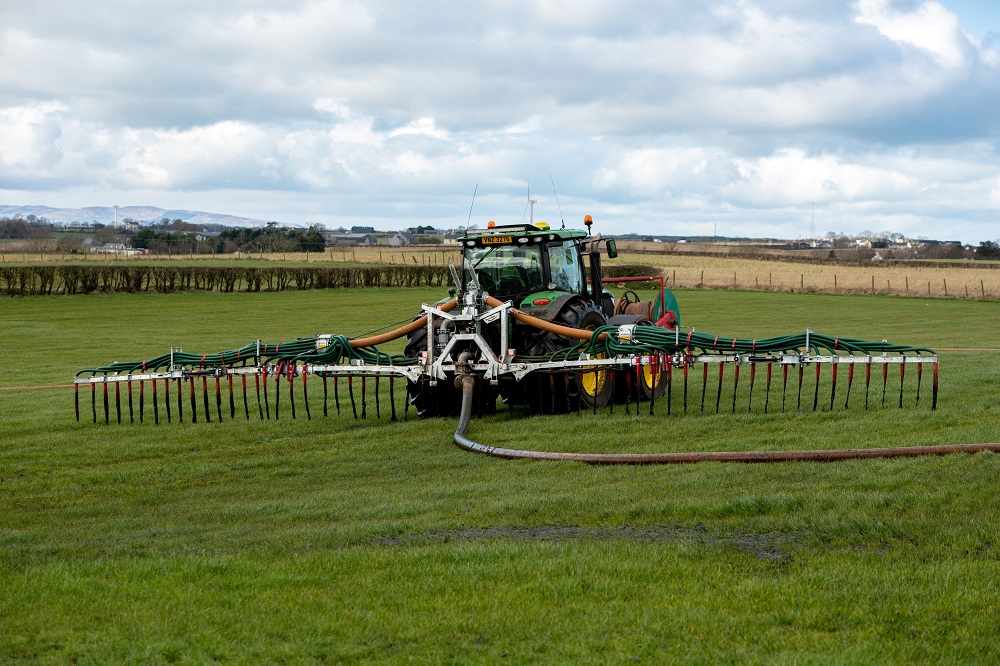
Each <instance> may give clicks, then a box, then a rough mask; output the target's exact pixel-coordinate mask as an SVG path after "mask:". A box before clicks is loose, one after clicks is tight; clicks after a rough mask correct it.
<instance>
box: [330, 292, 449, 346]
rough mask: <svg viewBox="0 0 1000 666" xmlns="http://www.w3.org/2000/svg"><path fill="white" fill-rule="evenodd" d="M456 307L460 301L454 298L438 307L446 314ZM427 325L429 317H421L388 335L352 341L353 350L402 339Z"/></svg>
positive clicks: (383, 334)
mask: <svg viewBox="0 0 1000 666" xmlns="http://www.w3.org/2000/svg"><path fill="white" fill-rule="evenodd" d="M456 305H458V300H457V299H454V298H453V299H451V300H450V301H448V302H447V303H445V304H443V305H440V306H438V309H439V310H444V311H445V312H449V311H451V310H454V309H455V306H456ZM426 325H427V315H424V316H423V317H420V318H419V319H414V320H413V321H411V322H410V323H409V324H407V325H406V326H403V327H401V328H397V329H396V330H394V331H389V332H388V333H382V334H381V335H373V336H371V337H369V338H357V339H355V340H351V341H350V344H351V349H359V348H361V347H374V346H376V345H380V344H382V343H385V342H389V341H390V340H395V339H396V338H401V337H403V336H404V335H409V334H410V333H412V332H413V331H415V330H417V329H418V328H420V327H421V326H426Z"/></svg>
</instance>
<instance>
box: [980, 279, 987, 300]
mask: <svg viewBox="0 0 1000 666" xmlns="http://www.w3.org/2000/svg"><path fill="white" fill-rule="evenodd" d="M979 290H980V291H982V292H983V298H986V286H985V285H984V284H983V281H982V280H980V281H979Z"/></svg>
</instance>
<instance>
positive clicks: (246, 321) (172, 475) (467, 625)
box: [0, 289, 1000, 664]
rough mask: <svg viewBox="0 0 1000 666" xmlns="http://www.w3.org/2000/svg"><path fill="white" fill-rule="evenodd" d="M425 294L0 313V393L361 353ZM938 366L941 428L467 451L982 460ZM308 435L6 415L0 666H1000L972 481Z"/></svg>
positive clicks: (252, 297)
mask: <svg viewBox="0 0 1000 666" xmlns="http://www.w3.org/2000/svg"><path fill="white" fill-rule="evenodd" d="M439 295H440V294H438V293H437V292H435V291H429V290H417V289H413V290H403V289H400V290H380V291H369V292H352V293H346V292H338V291H310V292H286V293H281V294H275V293H259V294H214V293H181V294H169V295H114V296H99V295H93V296H76V297H36V298H24V299H18V300H3V301H0V336H2V339H3V340H4V342H5V345H6V349H7V350H8V362H7V363H6V364H5V365H4V366H3V368H2V369H0V389H7V388H11V387H17V386H28V385H50V384H61V383H68V381H69V380H70V379H71V377H72V375H73V373H74V372H75V371H76V370H77V369H79V368H83V367H89V366H93V365H96V364H103V363H106V362H109V361H113V360H133V359H138V358H144V357H151V356H154V355H156V354H159V353H161V352H163V351H165V350H167V349H168V348H169V347H170V346H177V345H183V347H184V349H185V350H186V351H206V352H207V351H217V350H219V349H223V348H233V347H235V346H237V345H239V344H243V343H246V342H249V341H252V340H254V339H256V338H258V337H260V338H263V339H266V340H268V341H276V340H283V339H289V338H293V337H298V336H302V335H311V334H314V333H317V332H335V333H346V334H350V335H360V334H363V333H366V332H368V331H371V330H373V329H375V328H377V327H380V326H383V325H386V324H390V323H393V322H396V321H400V320H403V319H409V317H410V316H411V315H412V313H414V312H415V311H416V310H417V309H418V305H419V303H420V302H421V301H425V302H426V301H430V300H432V299H436V298H437V297H438V296H439ZM678 299H679V301H680V302H681V307H682V318H683V321H684V323H685V324H686V325H688V326H696V327H697V328H698V330H699V331H703V332H714V333H718V334H721V335H728V336H739V337H741V338H743V337H766V336H770V335H775V334H780V333H789V332H798V331H801V330H803V329H804V328H805V327H807V326H812V327H814V328H815V329H816V330H817V331H819V332H822V333H829V334H832V335H841V336H852V337H864V338H868V339H875V340H879V339H883V338H886V339H888V340H890V341H892V342H899V343H906V344H912V345H920V346H930V347H947V348H960V347H978V348H997V347H1000V339H998V338H997V335H996V331H997V330H998V326H1000V306H998V305H997V304H996V303H995V302H989V301H978V302H977V301H971V300H968V301H965V300H940V299H921V298H909V299H903V298H893V297H885V296H847V295H814V294H779V293H768V292H737V291H725V292H712V291H703V290H690V291H682V292H680V293H678ZM941 359H942V363H941V382H942V392H941V402H940V405H939V409H938V410H937V411H936V412H932V411H930V409H929V405H928V403H927V401H926V400H924V399H922V401H921V404H920V406H919V407H912V406H910V407H909V408H907V409H903V410H899V409H896V408H895V407H892V408H886V409H883V408H881V406H875V405H873V407H872V408H871V409H869V410H867V411H865V410H864V409H863V408H859V407H858V406H855V407H852V408H851V409H850V410H846V411H845V410H843V409H840V408H838V409H835V410H834V411H832V412H830V411H817V412H812V411H802V412H798V411H788V412H786V413H784V414H782V413H777V414H773V413H772V414H767V415H765V414H761V413H758V412H755V413H752V414H746V413H740V414H736V415H733V414H715V413H714V410H712V411H711V412H710V413H704V414H702V413H700V412H696V411H692V412H691V413H688V414H687V415H680V414H677V413H676V411H675V413H674V414H673V415H670V416H667V415H666V413H665V410H664V409H663V408H662V405H658V408H657V411H656V415H655V416H649V415H648V413H646V412H644V413H643V414H642V415H641V416H636V415H634V413H633V414H630V415H628V416H626V415H625V414H624V413H623V410H621V409H616V410H615V413H614V415H609V414H608V413H607V411H606V410H605V411H602V412H601V413H600V414H598V415H593V414H587V413H584V414H580V415H576V414H571V415H563V416H546V417H523V416H519V415H515V417H514V418H511V417H510V416H509V415H508V414H506V413H501V414H498V415H497V416H496V417H491V418H489V419H483V420H476V421H474V422H473V424H472V427H471V429H470V436H471V437H472V438H473V439H476V440H477V441H481V442H483V443H487V444H497V445H504V446H517V447H521V448H539V449H540V448H546V449H554V450H578V451H604V452H619V451H621V452H626V451H697V450H744V449H753V450H764V449H768V450H770V449H796V448H850V447H860V446H904V445H919V444H945V443H976V442H984V441H991V442H995V441H997V439H998V438H997V434H998V428H997V426H996V402H997V397H998V396H1000V362H998V361H997V356H996V353H995V351H994V352H992V353H990V352H984V353H979V354H976V353H971V352H950V351H944V352H942V353H941ZM925 381H926V378H925ZM925 388H926V385H925ZM908 390H909V389H908ZM907 396H908V402H912V400H911V399H910V398H911V397H912V396H911V395H910V394H909V393H908V394H907ZM755 399H756V398H755ZM852 404H854V405H856V403H853V402H852ZM88 406H89V405H88ZM316 415H317V410H316V409H315V408H314V410H313V416H314V418H313V419H312V420H305V419H302V418H299V419H296V420H294V421H293V420H290V419H288V418H287V417H286V416H285V415H284V412H283V416H282V419H281V420H280V421H277V422H276V421H273V420H272V421H266V422H260V421H258V420H253V421H250V422H249V423H248V422H246V421H242V420H236V421H229V420H227V421H225V422H224V423H221V424H220V423H215V422H213V423H210V424H206V423H199V424H197V425H194V424H190V423H187V422H185V423H183V424H178V423H176V422H175V423H172V424H170V425H166V424H162V425H160V426H153V425H151V424H149V423H148V422H147V424H146V425H141V426H140V425H138V424H135V425H129V424H124V425H120V426H119V425H110V426H105V425H104V424H103V423H100V424H98V425H93V424H91V423H89V422H82V423H77V422H76V421H75V420H74V419H73V408H72V393H71V391H70V390H69V389H55V390H45V389H43V390H31V391H6V390H3V391H0V433H2V436H0V660H2V661H10V662H45V663H47V662H58V663H62V662H69V661H79V662H87V663H95V662H97V663H107V662H122V661H126V662H143V663H146V662H153V663H161V662H168V663H173V662H204V661H237V662H279V661H280V662H292V663H311V662H326V661H346V662H356V663H368V662H373V661H374V662H390V663H396V662H418V663H426V662H433V663H442V662H443V663H469V662H473V663H476V662H479V663H508V662H509V663H536V662H554V663H580V662H583V663H632V662H636V661H638V662H640V663H642V662H646V663H650V662H652V663H659V662H685V663H688V662H690V663H719V662H741V663H760V662H769V663H774V662H780V663H786V662H796V663H831V662H832V663H877V664H882V663H913V662H922V663H941V662H945V663H975V664H980V663H996V662H998V661H1000V642H998V641H997V640H996V636H997V633H998V631H1000V580H998V565H1000V562H998V560H1000V558H998V548H1000V527H998V525H1000V504H998V502H997V501H996V497H997V494H998V491H1000V457H998V456H996V455H993V454H977V455H971V456H968V455H962V456H953V457H942V458H922V459H900V460H880V461H853V462H844V463H779V464H769V465H725V464H718V463H703V464H696V465H687V466H678V467H671V466H664V467H589V466H583V465H578V464H575V463H569V464H567V463H537V462H534V463H533V462H509V461H501V460H497V459H491V458H487V457H483V456H476V455H473V454H470V453H466V452H463V451H461V450H459V449H457V448H456V447H455V446H454V445H453V444H452V443H451V433H452V431H453V430H454V427H455V423H454V421H453V420H452V419H435V420H430V421H424V422H420V421H417V420H415V419H413V418H412V417H413V414H412V412H411V413H410V417H411V418H410V420H408V421H406V422H403V423H396V424H390V423H388V422H387V421H386V419H385V418H383V420H382V421H375V420H374V419H371V418H369V420H367V421H355V420H353V419H350V418H335V417H331V418H328V419H323V418H316ZM384 416H385V411H384V410H383V417H384ZM147 418H148V407H147Z"/></svg>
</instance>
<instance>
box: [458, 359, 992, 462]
mask: <svg viewBox="0 0 1000 666" xmlns="http://www.w3.org/2000/svg"><path fill="white" fill-rule="evenodd" d="M456 383H460V385H461V389H462V409H461V412H460V413H459V419H458V426H457V427H456V429H455V444H456V445H458V447H459V448H460V449H464V450H465V451H471V452H473V453H482V454H484V455H488V456H493V457H495V458H504V459H507V460H552V461H556V460H570V461H573V462H581V463H587V464H589V465H677V464H683V463H698V462H736V463H767V462H793V461H801V462H834V461H838V460H859V459H870V458H913V457H917V456H942V455H949V454H955V453H979V452H980V451H990V452H993V453H1000V444H997V443H994V444H944V445H938V446H898V447H891V448H872V449H820V450H814V451H808V450H807V451H695V452H688V453H567V452H562V451H528V450H524V449H508V448H503V447H499V446H488V445H485V444H480V443H479V442H475V441H473V440H471V439H469V437H468V436H467V434H468V430H469V423H470V421H471V420H472V405H473V399H472V396H473V390H474V387H475V377H474V376H473V375H472V374H471V373H463V374H460V375H459V376H458V378H457V379H456Z"/></svg>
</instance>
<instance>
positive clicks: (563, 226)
mask: <svg viewBox="0 0 1000 666" xmlns="http://www.w3.org/2000/svg"><path fill="white" fill-rule="evenodd" d="M549 180H551V181H552V194H554V195H556V206H558V207H559V221H560V222H561V223H562V226H561V227H559V228H560V229H565V228H566V220H565V219H563V214H562V206H561V205H560V204H559V193H558V192H556V181H554V180H552V174H551V173H550V174H549Z"/></svg>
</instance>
